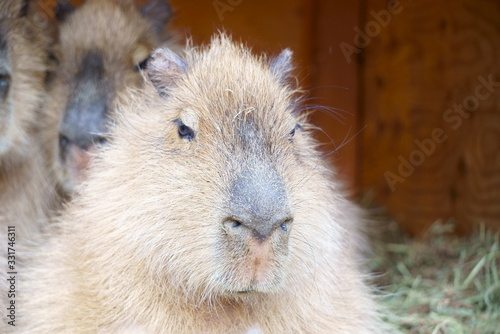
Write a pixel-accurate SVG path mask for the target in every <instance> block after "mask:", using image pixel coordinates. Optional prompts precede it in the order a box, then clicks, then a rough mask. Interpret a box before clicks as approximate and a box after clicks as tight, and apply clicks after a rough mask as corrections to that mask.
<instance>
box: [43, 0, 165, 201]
mask: <svg viewBox="0 0 500 334" xmlns="http://www.w3.org/2000/svg"><path fill="white" fill-rule="evenodd" d="M171 14H172V13H171V8H170V5H169V3H168V2H167V1H166V0H150V1H149V2H148V3H147V4H146V5H144V6H143V7H142V8H138V7H137V6H136V5H135V4H134V1H133V0H87V1H85V3H84V4H83V5H82V6H81V7H78V8H74V7H73V6H72V5H71V4H70V3H69V2H67V1H64V0H59V4H58V6H57V7H56V17H57V18H58V19H59V20H60V27H59V43H58V46H57V49H56V52H55V54H56V58H57V59H59V62H60V64H59V66H58V69H57V71H56V72H55V74H54V76H55V78H54V84H53V85H52V87H51V90H50V96H51V99H50V101H51V102H50V104H49V105H48V106H47V108H48V110H49V111H50V112H51V114H52V115H53V116H54V118H53V122H54V123H56V124H57V125H58V126H59V129H60V131H59V133H55V135H57V136H58V137H57V138H49V139H48V142H49V143H54V144H55V145H57V147H56V149H57V151H58V152H59V154H58V159H57V160H56V161H57V168H56V170H57V171H59V172H60V174H59V176H60V179H61V180H62V184H63V188H64V189H65V190H66V191H67V192H68V193H69V194H71V193H72V192H73V190H74V187H75V185H76V184H78V182H80V181H81V179H82V177H83V174H84V170H85V169H86V167H87V165H88V163H89V159H90V157H89V153H90V152H92V151H93V150H94V148H95V146H96V145H97V144H100V143H102V142H104V141H105V140H106V132H107V130H106V128H107V123H108V122H109V121H110V114H111V113H112V109H113V106H114V101H115V97H116V95H117V93H118V92H120V91H121V90H123V89H124V88H125V87H127V86H132V87H139V86H140V85H141V84H142V75H141V73H140V72H141V68H142V67H144V66H145V64H146V61H147V59H148V57H149V55H150V53H151V52H152V51H153V50H154V49H155V48H156V47H158V46H159V45H160V43H168V44H169V45H172V44H173V42H171V38H170V37H169V35H167V34H164V33H163V28H164V26H165V24H166V23H167V22H168V20H169V19H170V17H171Z"/></svg>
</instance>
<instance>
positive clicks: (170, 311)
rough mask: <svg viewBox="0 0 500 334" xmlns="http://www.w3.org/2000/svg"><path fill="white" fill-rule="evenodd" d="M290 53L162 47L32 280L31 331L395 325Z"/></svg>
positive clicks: (27, 302)
mask: <svg viewBox="0 0 500 334" xmlns="http://www.w3.org/2000/svg"><path fill="white" fill-rule="evenodd" d="M290 58H291V52H290V51H288V50H285V51H283V52H282V53H281V54H280V55H278V56H277V57H276V58H273V59H268V58H266V57H265V56H260V57H256V56H253V55H252V54H251V53H250V51H249V50H248V49H246V48H245V47H244V46H242V45H239V44H234V43H233V42H231V40H230V38H228V37H227V36H225V35H219V36H216V37H214V38H213V40H212V43H211V45H210V46H208V47H204V48H195V47H188V48H187V50H186V51H185V56H184V58H180V57H179V56H177V55H175V54H174V53H173V52H171V51H170V50H168V49H158V50H156V51H155V52H154V53H153V55H152V58H151V60H150V61H149V64H148V69H147V83H146V86H145V88H144V90H143V91H139V90H137V91H132V92H129V93H128V94H126V95H125V96H124V97H123V98H121V99H120V101H121V103H122V107H121V108H119V109H118V115H117V124H116V125H114V126H113V129H112V131H111V139H110V144H109V145H108V147H106V148H103V149H102V150H101V151H100V152H99V154H98V156H97V157H96V159H95V161H94V164H93V165H92V166H91V168H90V170H89V175H88V180H87V181H86V182H85V183H84V185H83V186H82V189H81V192H80V195H79V196H78V197H76V198H75V199H74V201H73V202H72V203H70V204H69V206H68V208H67V210H66V211H65V212H64V213H63V214H62V216H61V217H60V219H59V220H58V222H57V223H56V224H58V228H60V229H61V232H62V233H60V234H59V233H58V234H57V235H55V236H54V237H53V238H52V240H51V241H50V243H49V244H48V247H46V248H44V250H43V253H42V254H41V255H40V256H39V257H38V259H37V261H36V262H37V263H36V264H35V268H32V270H30V272H29V276H30V277H29V278H28V280H27V282H26V285H27V287H29V289H28V290H27V291H26V293H25V296H24V299H23V304H22V305H23V312H24V314H23V318H22V319H20V323H21V324H23V326H26V327H24V328H22V329H23V333H63V332H68V333H69V332H71V333H121V332H122V330H131V329H132V330H137V331H138V332H140V333H270V334H274V333H349V334H351V333H387V332H388V329H387V328H385V327H384V324H383V322H382V321H381V320H380V318H379V312H378V311H377V306H376V303H375V302H374V298H373V296H372V294H371V291H370V288H369V287H368V286H367V284H366V283H365V281H364V274H363V273H362V272H361V271H360V270H359V268H358V265H357V263H356V262H357V261H356V259H355V254H354V253H353V252H352V251H351V250H349V249H350V248H349V247H350V245H351V244H352V243H355V242H356V241H357V240H358V239H357V238H353V235H352V233H351V232H350V231H349V230H347V229H346V228H345V227H346V226H348V225H349V224H347V223H346V222H345V221H344V220H346V219H351V220H353V221H355V220H356V219H358V217H356V216H355V215H353V214H349V213H350V212H351V213H352V212H355V210H354V209H353V205H352V204H351V203H349V202H348V201H347V200H346V199H344V197H343V196H342V193H341V192H342V191H341V189H340V188H341V187H340V186H339V184H338V183H337V182H336V181H335V180H334V179H332V173H331V171H330V167H329V166H328V165H327V163H326V162H325V161H323V159H322V158H321V154H320V152H319V151H318V150H317V148H316V142H315V141H314V139H313V138H312V135H311V133H310V129H311V127H310V126H309V125H308V123H307V119H306V116H305V115H303V114H302V113H301V104H300V91H299V90H298V89H296V88H294V87H293V86H292V84H290V83H289V79H290V75H291V73H290V72H291V70H292V65H291V60H290ZM292 81H293V80H292Z"/></svg>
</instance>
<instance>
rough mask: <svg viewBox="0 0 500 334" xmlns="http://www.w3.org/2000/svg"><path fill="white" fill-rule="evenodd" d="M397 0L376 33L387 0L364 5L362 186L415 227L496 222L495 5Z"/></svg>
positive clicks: (499, 8) (499, 162)
mask: <svg viewBox="0 0 500 334" xmlns="http://www.w3.org/2000/svg"><path fill="white" fill-rule="evenodd" d="M398 2H399V4H400V9H401V10H400V12H399V13H397V14H394V15H392V16H391V21H390V23H388V24H386V26H383V25H382V24H379V27H380V29H379V30H380V31H379V32H378V33H376V31H377V29H375V26H376V23H373V22H377V20H376V18H375V16H374V15H373V14H372V13H371V11H372V10H374V11H375V12H376V13H378V12H379V11H380V10H387V6H388V3H390V2H387V1H385V0H373V1H367V8H366V10H365V22H366V23H369V22H372V27H371V28H372V29H373V30H372V35H374V36H373V37H372V38H371V41H370V42H369V44H368V45H367V46H366V47H364V48H363V52H364V58H365V60H366V62H365V64H364V65H365V66H364V91H365V102H364V104H363V108H364V119H363V123H364V124H366V126H367V128H366V131H365V133H364V136H363V149H362V156H363V161H362V173H361V175H362V186H363V188H364V189H372V190H374V194H375V196H376V199H377V200H378V201H379V203H381V204H383V205H385V206H386V207H387V209H388V211H389V212H390V213H391V214H392V215H393V216H394V217H395V218H396V220H397V221H398V222H400V223H402V224H403V225H404V226H405V227H406V228H407V229H408V230H409V231H410V232H412V233H414V234H420V233H422V232H423V231H425V230H426V229H427V228H428V227H429V225H431V224H432V223H433V222H434V221H435V220H437V219H441V220H446V219H448V218H454V219H455V220H456V221H457V222H458V227H459V231H461V232H468V231H470V229H471V227H472V226H473V224H477V223H485V224H486V225H487V226H491V227H493V226H495V227H497V228H500V108H499V106H500V85H498V84H485V82H488V81H494V82H499V81H500V63H499V62H498V55H499V54H500V3H499V2H498V1H495V0H485V1H474V0H462V1H431V0H421V1H409V0H408V1H403V0H402V1H398ZM379 19H380V16H379ZM380 22H384V21H380ZM467 108H468V109H469V110H470V111H467V110H466V109H467ZM460 110H462V111H460Z"/></svg>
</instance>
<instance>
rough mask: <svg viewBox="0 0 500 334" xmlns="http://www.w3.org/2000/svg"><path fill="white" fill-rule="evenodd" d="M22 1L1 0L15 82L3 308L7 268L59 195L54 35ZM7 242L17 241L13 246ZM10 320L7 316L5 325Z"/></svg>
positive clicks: (2, 205)
mask: <svg viewBox="0 0 500 334" xmlns="http://www.w3.org/2000/svg"><path fill="white" fill-rule="evenodd" d="M22 2H23V1H16V0H7V1H2V2H1V3H0V34H1V35H2V39H4V40H5V42H6V49H5V50H6V54H5V55H6V58H4V59H3V61H4V62H5V63H4V64H6V66H7V68H8V72H9V73H8V76H10V87H9V89H8V92H7V94H6V96H5V99H3V100H2V103H1V106H0V124H1V130H0V229H1V231H0V236H1V237H0V246H1V252H0V261H1V270H0V272H1V273H2V282H1V297H0V300H1V305H2V309H3V310H6V307H7V304H6V303H5V302H6V299H7V290H8V289H7V287H6V283H7V280H6V278H5V276H6V272H7V271H9V272H10V271H14V272H16V271H18V270H20V268H19V267H20V263H19V250H20V248H21V246H22V245H26V244H29V243H30V241H33V240H35V239H37V237H38V236H39V234H40V231H41V229H42V227H43V226H44V223H45V222H46V220H47V217H48V216H49V215H50V214H51V212H52V209H54V208H55V207H56V206H57V203H58V198H59V197H58V194H57V191H56V182H55V177H54V175H53V172H52V170H51V168H50V166H51V165H52V163H51V162H50V158H51V157H52V155H51V154H50V152H49V151H48V150H46V148H45V147H43V146H42V145H41V143H40V142H41V138H42V137H43V136H44V133H46V132H47V131H51V129H48V128H46V126H45V123H44V122H45V118H44V115H43V113H42V112H41V110H42V104H43V101H44V96H45V95H44V94H45V92H46V89H45V86H44V85H45V78H46V74H47V71H48V70H49V63H50V61H49V57H48V50H49V47H50V43H51V40H50V39H49V37H48V33H47V30H46V28H48V25H47V22H45V23H44V22H41V21H35V20H34V16H33V15H34V12H32V11H31V9H29V10H28V11H27V13H26V15H22V16H21V12H22V10H21V8H22V5H23V3H22ZM2 75H4V73H2ZM52 130H53V131H56V129H52ZM8 226H14V227H15V239H13V237H14V235H9V237H10V238H11V239H10V240H7V236H8V235H7V229H8ZM8 241H11V242H12V241H13V242H12V243H11V244H10V245H8V244H7V242H8ZM8 247H10V248H11V250H10V253H11V254H12V253H13V250H16V251H17V253H16V254H12V255H15V257H10V258H7V252H8ZM7 260H9V261H12V262H9V263H8V262H7ZM8 264H9V265H13V267H12V268H10V267H9V266H8ZM5 323H6V317H5V315H4V316H2V321H1V325H0V328H3V327H2V326H4V325H5Z"/></svg>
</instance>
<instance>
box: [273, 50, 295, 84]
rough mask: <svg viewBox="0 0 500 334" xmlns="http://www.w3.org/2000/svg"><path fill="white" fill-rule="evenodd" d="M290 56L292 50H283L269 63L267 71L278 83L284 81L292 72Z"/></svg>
mask: <svg viewBox="0 0 500 334" xmlns="http://www.w3.org/2000/svg"><path fill="white" fill-rule="evenodd" d="M292 54H293V52H292V50H290V49H284V50H283V51H281V53H280V54H279V55H278V56H277V57H275V58H273V59H271V61H270V62H269V69H270V70H271V72H272V73H273V74H274V76H275V77H276V78H277V79H278V80H279V81H280V82H284V81H286V80H287V79H288V77H289V76H290V73H291V72H292V71H293V65H292Z"/></svg>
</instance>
